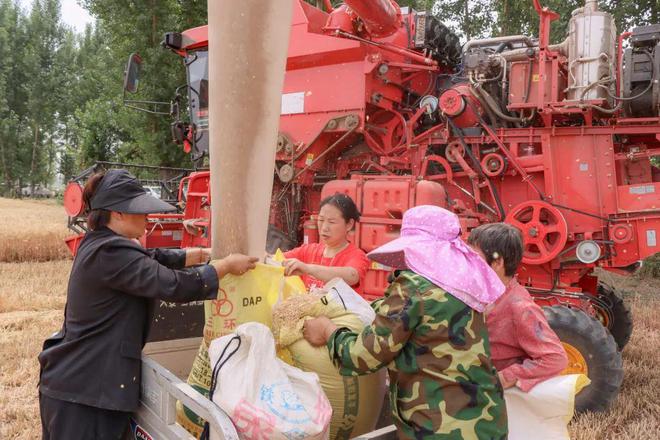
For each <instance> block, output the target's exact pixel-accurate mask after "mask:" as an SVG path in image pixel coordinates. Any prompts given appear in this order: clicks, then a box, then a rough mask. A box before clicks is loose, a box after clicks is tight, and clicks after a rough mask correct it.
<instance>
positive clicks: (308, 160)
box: [305, 153, 314, 166]
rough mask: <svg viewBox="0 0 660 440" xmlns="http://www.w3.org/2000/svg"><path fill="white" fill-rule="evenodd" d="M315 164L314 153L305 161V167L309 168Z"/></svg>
mask: <svg viewBox="0 0 660 440" xmlns="http://www.w3.org/2000/svg"><path fill="white" fill-rule="evenodd" d="M312 162H314V153H309V154H308V155H307V160H306V161H305V165H307V166H309V165H311V164H312Z"/></svg>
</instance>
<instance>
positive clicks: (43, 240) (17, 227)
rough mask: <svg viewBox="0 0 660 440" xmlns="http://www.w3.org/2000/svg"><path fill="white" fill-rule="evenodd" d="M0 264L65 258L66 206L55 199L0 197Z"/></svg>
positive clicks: (66, 251) (66, 234) (66, 252)
mask: <svg viewBox="0 0 660 440" xmlns="http://www.w3.org/2000/svg"><path fill="white" fill-rule="evenodd" d="M0 212H2V220H0V262H7V263H14V262H23V261H49V260H57V259H62V258H66V257H67V256H68V254H69V252H68V250H67V249H66V247H65V246H63V245H62V243H63V240H64V237H66V236H68V235H69V234H70V233H69V232H68V230H67V228H66V219H67V217H66V213H65V212H64V207H63V206H62V205H60V204H58V203H57V202H55V201H53V200H43V201H42V200H15V199H5V198H0Z"/></svg>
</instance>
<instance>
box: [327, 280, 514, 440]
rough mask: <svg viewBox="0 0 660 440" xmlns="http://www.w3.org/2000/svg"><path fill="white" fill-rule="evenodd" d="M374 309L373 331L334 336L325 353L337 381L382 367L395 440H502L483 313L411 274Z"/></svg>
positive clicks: (503, 418) (500, 404)
mask: <svg viewBox="0 0 660 440" xmlns="http://www.w3.org/2000/svg"><path fill="white" fill-rule="evenodd" d="M372 306H373V307H374V310H375V311H376V320H375V321H374V323H373V324H372V325H371V326H368V327H366V328H365V329H364V330H363V331H362V333H360V334H356V333H353V332H351V331H350V330H348V329H345V328H344V329H339V330H337V331H335V333H333V335H332V337H331V338H330V340H329V341H328V349H329V351H330V356H331V358H332V359H333V361H334V362H335V363H336V364H337V365H338V366H339V367H340V372H341V374H342V375H354V374H364V373H368V372H373V371H376V370H378V369H380V368H382V367H384V366H387V369H388V372H389V375H390V405H391V408H392V414H393V417H394V422H395V424H396V426H397V431H398V435H399V437H400V438H405V439H447V440H450V439H451V440H458V439H465V440H468V439H470V440H471V439H479V440H486V439H488V440H495V439H497V440H500V439H506V437H507V415H506V407H505V404H504V397H503V392H502V387H501V385H500V383H499V380H498V379H497V373H496V371H495V368H494V367H493V365H492V363H491V360H490V347H489V343H488V333H487V329H486V323H485V318H484V316H483V315H482V314H481V313H478V312H476V311H475V310H473V309H471V308H470V307H468V306H467V305H465V304H464V303H463V302H461V301H459V300H458V299H456V298H454V297H453V296H452V295H451V294H449V293H447V292H445V291H444V290H443V289H441V288H439V287H437V286H436V285H434V284H432V283H431V282H430V281H428V280H427V279H426V278H424V277H422V276H420V275H417V274H415V273H414V272H410V271H403V272H400V273H399V274H398V276H397V278H396V279H395V280H394V282H393V283H392V284H391V285H390V287H389V288H388V289H387V291H386V292H385V297H384V298H382V299H380V300H378V301H376V302H374V303H373V304H372Z"/></svg>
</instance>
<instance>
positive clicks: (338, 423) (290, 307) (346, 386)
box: [273, 293, 386, 440]
mask: <svg viewBox="0 0 660 440" xmlns="http://www.w3.org/2000/svg"><path fill="white" fill-rule="evenodd" d="M355 295H356V296H357V294H355ZM336 298H337V297H336V295H327V294H326V295H318V294H313V293H312V294H309V295H304V296H294V297H292V298H290V299H288V300H286V301H283V302H282V303H280V304H278V305H277V306H276V307H275V310H274V312H273V334H274V336H275V341H276V342H277V344H278V345H280V346H281V347H284V348H286V349H288V350H289V352H290V353H291V357H292V360H293V366H295V367H298V368H300V369H301V370H303V371H310V372H314V373H316V374H318V376H319V379H320V380H321V386H322V387H323V390H324V391H325V394H326V396H328V399H329V400H330V405H331V406H332V410H333V414H332V419H331V421H330V439H337V440H342V439H349V438H353V437H355V436H358V435H361V434H364V433H366V432H369V431H372V430H373V429H374V428H375V425H376V422H377V420H378V416H379V414H380V410H381V405H382V402H383V397H384V395H385V375H386V371H385V369H383V370H381V371H379V372H377V373H373V374H369V375H364V376H342V375H340V374H339V371H338V370H337V368H336V367H335V366H334V365H333V363H332V361H331V360H330V357H329V355H328V350H327V348H326V347H313V346H311V345H310V344H309V343H308V342H307V341H306V340H305V339H304V338H303V336H302V328H303V324H304V321H305V318H308V317H316V316H321V315H325V316H328V317H329V318H330V319H331V320H332V321H333V322H334V323H335V324H336V325H337V326H339V327H348V328H350V329H351V330H353V331H361V330H362V328H363V327H364V325H365V324H364V323H363V322H362V321H361V320H360V317H359V316H358V315H357V314H356V313H353V312H352V311H351V310H350V309H347V308H346V307H344V303H342V302H341V301H336ZM362 301H364V300H362ZM344 302H346V301H344Z"/></svg>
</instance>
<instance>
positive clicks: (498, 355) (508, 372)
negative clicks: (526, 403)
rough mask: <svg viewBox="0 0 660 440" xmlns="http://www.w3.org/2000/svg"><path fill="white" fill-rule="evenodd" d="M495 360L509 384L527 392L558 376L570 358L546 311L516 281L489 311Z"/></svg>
mask: <svg viewBox="0 0 660 440" xmlns="http://www.w3.org/2000/svg"><path fill="white" fill-rule="evenodd" d="M486 325H487V326H488V338H489V339H490V349H491V357H492V360H493V365H495V368H496V369H497V370H498V371H499V372H501V373H502V375H503V376H504V378H505V379H506V380H507V381H511V380H514V379H515V380H516V384H517V386H518V387H519V388H520V389H521V390H523V391H525V392H527V391H529V390H531V389H532V388H533V387H534V386H535V385H536V384H538V383H539V382H543V381H544V380H546V379H549V378H551V377H554V376H558V375H559V373H561V372H562V371H563V370H564V368H566V365H567V364H568V359H567V357H566V352H565V351H564V347H563V346H562V345H561V342H560V341H559V338H558V337H557V335H556V334H555V332H554V331H553V330H552V329H551V328H550V326H549V325H548V321H547V320H546V319H545V315H544V314H543V310H542V309H541V307H539V306H538V304H536V303H535V302H534V300H533V299H532V297H531V295H530V294H529V292H527V289H525V288H524V287H523V286H521V285H520V284H518V281H517V280H516V279H515V278H514V279H512V280H511V282H510V283H509V285H508V286H507V289H506V291H505V292H504V295H502V297H501V298H500V299H498V300H497V302H495V304H494V305H493V307H492V309H490V310H487V311H486Z"/></svg>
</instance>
